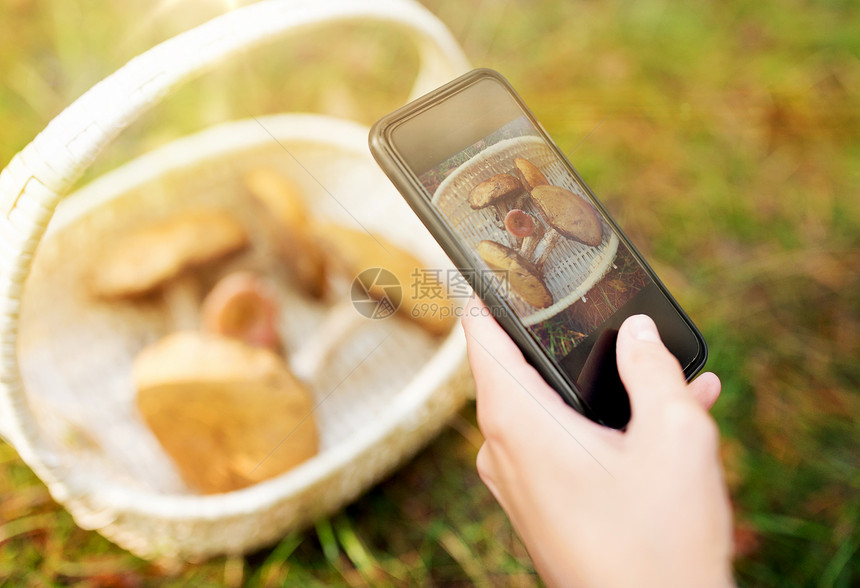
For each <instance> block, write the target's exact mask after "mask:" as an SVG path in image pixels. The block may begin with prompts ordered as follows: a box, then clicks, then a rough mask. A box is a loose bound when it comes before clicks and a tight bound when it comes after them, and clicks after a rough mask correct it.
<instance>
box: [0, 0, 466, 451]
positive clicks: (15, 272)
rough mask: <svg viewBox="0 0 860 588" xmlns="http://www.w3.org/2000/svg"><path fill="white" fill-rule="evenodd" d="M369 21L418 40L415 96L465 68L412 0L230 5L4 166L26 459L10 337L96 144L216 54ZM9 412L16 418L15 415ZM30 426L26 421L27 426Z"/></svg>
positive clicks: (4, 357) (5, 425) (0, 423)
mask: <svg viewBox="0 0 860 588" xmlns="http://www.w3.org/2000/svg"><path fill="white" fill-rule="evenodd" d="M364 21H375V22H379V23H381V24H385V25H388V26H391V27H392V28H395V29H400V30H402V31H404V32H405V33H406V34H407V35H408V36H409V38H410V39H411V40H412V42H414V43H415V45H416V47H417V49H418V52H419V58H420V64H421V65H420V69H419V73H418V75H417V77H416V79H415V85H414V87H413V89H412V93H411V97H417V96H419V95H421V94H423V93H425V92H427V91H429V90H431V89H433V88H434V87H436V86H438V85H441V84H442V83H443V82H445V81H448V80H449V79H451V78H453V77H455V76H457V75H459V74H460V73H463V72H465V71H467V70H468V69H469V63H468V61H467V59H466V57H465V55H464V54H463V52H462V50H461V49H460V47H459V45H458V44H457V42H456V41H455V40H454V38H453V36H452V35H451V33H450V32H449V31H448V29H447V28H446V27H445V25H444V24H442V22H441V21H439V20H438V19H437V18H436V17H435V16H433V15H432V14H431V13H430V12H429V11H428V10H427V9H425V8H423V7H422V6H420V5H419V4H418V3H417V2H415V1H414V0H373V1H372V2H371V1H359V0H266V1H263V2H259V3H257V4H251V5H248V6H245V7H243V8H239V9H236V10H234V11H231V12H228V13H226V14H224V15H222V16H220V17H217V18H215V19H213V20H211V21H209V22H207V23H205V24H203V25H200V26H198V27H196V28H194V29H191V30H189V31H187V32H185V33H182V34H180V35H178V36H176V37H174V38H172V39H169V40H167V41H165V42H163V43H161V44H159V45H157V46H155V47H153V48H152V49H150V50H149V51H147V52H145V53H143V54H141V55H139V56H138V57H136V58H134V59H132V60H131V61H129V62H128V63H127V64H125V65H124V66H123V67H121V68H120V69H119V70H117V71H116V72H114V73H113V74H112V75H110V76H108V77H107V78H105V79H104V80H102V81H101V82H99V83H98V84H96V85H95V86H93V87H92V88H91V89H90V90H89V91H88V92H86V93H85V94H84V95H82V96H81V97H80V98H78V99H77V100H76V101H75V102H74V103H73V104H71V105H70V106H69V107H68V108H66V109H65V110H64V111H63V112H61V113H60V114H59V115H58V116H57V117H56V118H55V119H54V120H52V121H51V122H50V123H49V124H48V126H47V127H46V128H45V129H44V130H43V131H42V132H41V133H39V135H37V136H36V138H35V139H34V140H33V141H32V143H30V144H29V145H27V146H26V147H25V148H24V149H23V150H22V151H21V152H19V153H18V154H17V155H15V156H14V157H13V158H12V160H11V161H10V162H9V165H8V166H7V167H6V169H4V170H3V171H2V173H0V434H4V435H5V436H6V437H8V438H9V439H10V440H11V441H12V442H13V443H14V444H15V445H16V446H17V447H18V450H19V452H21V453H22V456H23V457H24V459H25V460H27V461H30V462H31V463H32V460H29V459H27V456H26V455H25V453H27V452H29V450H30V449H35V448H31V447H30V445H29V443H27V442H26V439H25V438H26V437H29V435H27V434H26V432H25V431H24V430H23V429H21V428H20V427H21V426H22V422H27V423H29V422H30V420H29V418H28V417H27V416H26V410H25V408H26V400H25V398H24V397H23V389H22V385H21V381H20V373H19V371H18V360H17V349H16V338H17V332H18V319H19V308H20V301H21V296H22V293H23V288H24V283H25V281H26V279H27V275H28V274H29V272H30V267H31V264H32V261H33V255H34V253H35V249H36V246H37V245H38V243H39V241H40V240H41V238H42V236H43V234H44V232H45V229H46V227H47V225H48V222H49V221H50V219H51V217H52V216H53V214H54V210H55V209H56V206H57V204H58V202H59V201H60V199H61V198H62V196H63V195H65V194H66V192H67V191H68V190H69V189H70V188H71V187H72V185H73V184H74V182H75V181H76V180H77V179H78V178H79V177H80V176H81V174H82V173H83V172H84V171H85V170H86V169H87V167H89V165H90V164H91V163H92V161H93V160H94V159H95V157H96V156H97V155H98V153H99V152H100V151H101V150H102V149H103V148H104V147H105V146H107V145H108V144H109V143H110V142H111V141H112V140H113V139H114V138H115V137H116V136H117V135H118V134H119V133H120V132H121V131H122V130H123V129H125V128H126V127H127V126H128V125H129V124H131V123H132V122H133V121H134V120H135V119H137V118H138V117H139V116H140V115H141V114H142V113H143V112H145V111H146V110H147V109H148V108H149V107H150V106H152V105H154V104H155V103H157V102H158V101H159V100H160V99H161V98H163V97H164V96H165V95H166V94H167V93H168V92H169V91H170V90H172V89H173V88H175V87H176V86H177V85H179V84H180V83H182V82H184V81H186V80H188V79H189V78H191V77H193V76H194V75H195V74H197V73H199V72H201V71H204V70H206V69H208V68H209V67H211V66H213V65H214V64H215V63H216V62H218V61H220V60H222V59H225V58H227V57H230V56H232V55H235V54H237V53H239V52H241V51H244V50H246V49H249V48H252V47H255V46H258V45H261V44H263V43H266V42H268V41H272V40H274V39H275V38H277V37H279V36H282V35H284V34H286V33H295V32H300V31H301V32H304V31H307V30H309V29H312V28H314V27H318V26H320V25H330V24H333V23H345V22H364ZM13 421H14V422H13ZM24 428H25V429H29V428H30V427H29V426H24Z"/></svg>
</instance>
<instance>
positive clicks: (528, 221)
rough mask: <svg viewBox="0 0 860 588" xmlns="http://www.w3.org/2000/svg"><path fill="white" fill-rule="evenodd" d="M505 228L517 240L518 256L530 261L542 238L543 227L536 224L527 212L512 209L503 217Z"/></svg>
mask: <svg viewBox="0 0 860 588" xmlns="http://www.w3.org/2000/svg"><path fill="white" fill-rule="evenodd" d="M505 228H506V229H507V230H508V232H509V233H510V234H511V235H513V236H514V237H515V238H516V239H517V245H518V246H519V252H520V255H522V256H523V257H524V258H526V259H531V256H532V254H533V253H534V251H535V248H536V247H537V245H538V243H539V242H540V239H541V237H542V236H543V233H544V229H543V226H542V225H540V224H539V223H536V222H535V221H534V219H533V218H532V216H531V215H530V214H528V213H527V212H525V211H523V210H520V209H518V208H514V209H513V210H511V211H509V212H508V214H507V215H506V216H505ZM520 239H522V241H520Z"/></svg>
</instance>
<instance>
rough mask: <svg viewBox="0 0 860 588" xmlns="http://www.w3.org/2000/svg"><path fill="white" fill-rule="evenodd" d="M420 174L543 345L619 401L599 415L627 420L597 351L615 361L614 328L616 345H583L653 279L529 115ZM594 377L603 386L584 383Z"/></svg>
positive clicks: (596, 399)
mask: <svg viewBox="0 0 860 588" xmlns="http://www.w3.org/2000/svg"><path fill="white" fill-rule="evenodd" d="M419 179H420V181H421V184H422V185H423V187H424V189H425V190H426V191H427V194H429V195H430V198H431V201H432V203H433V205H434V206H436V207H437V208H438V210H439V212H440V213H441V214H442V216H443V217H444V218H445V219H446V220H447V222H448V223H449V224H450V226H451V227H452V228H453V229H454V230H455V231H456V232H457V234H458V235H459V236H460V237H461V238H462V239H463V241H464V242H465V243H466V244H467V245H468V246H469V247H471V248H472V249H473V250H474V252H475V253H476V254H477V256H478V257H479V258H480V260H481V262H482V263H484V264H485V265H486V267H487V268H488V269H490V270H493V271H494V274H495V276H496V279H497V281H498V283H497V287H498V291H500V292H505V293H506V296H507V300H508V303H509V304H510V306H511V307H512V308H513V309H514V310H515V312H516V313H517V315H518V318H519V319H520V320H521V321H522V323H523V324H524V325H526V326H527V327H529V329H530V330H531V332H532V334H533V335H534V337H535V338H536V340H537V341H539V342H540V345H541V346H542V347H543V349H544V350H545V351H546V353H548V354H549V356H550V357H552V358H553V359H554V360H555V361H557V362H559V363H560V364H561V365H571V364H572V363H576V364H579V366H580V369H578V370H577V373H579V374H580V376H579V377H577V378H576V381H579V382H580V385H579V387H580V393H581V394H582V396H583V398H582V399H583V400H584V401H585V402H586V403H587V404H589V405H590V406H592V407H598V406H600V407H602V408H603V410H601V412H602V413H603V414H608V413H607V410H606V407H608V406H612V407H616V408H617V410H613V411H610V412H612V414H611V417H610V418H603V419H602V420H604V421H611V422H612V424H614V425H615V426H623V424H625V423H626V420H627V417H629V405H628V403H627V397H626V394H625V393H624V390H623V388H621V389H620V393H619V390H617V388H618V387H617V386H615V387H614V388H615V389H614V390H610V389H607V387H606V386H605V383H606V382H607V381H608V380H612V378H610V377H607V372H611V371H612V369H614V363H613V364H612V365H609V366H607V365H598V364H605V363H606V361H603V360H601V361H598V360H596V359H595V353H596V352H598V351H599V352H600V357H601V358H604V359H606V358H609V359H611V360H613V361H614V352H613V349H614V338H613V339H612V341H613V346H612V347H613V348H612V349H608V348H607V346H606V345H605V344H603V345H597V341H595V342H592V344H591V345H587V347H588V349H587V350H586V351H585V352H584V353H582V352H577V348H578V347H579V346H580V344H581V343H583V342H585V341H586V340H587V339H588V338H589V335H591V334H592V333H594V332H595V331H598V330H599V328H600V327H601V325H603V324H604V323H605V322H606V321H607V320H609V319H610V318H611V317H612V316H614V315H616V313H617V312H618V311H619V309H621V308H622V307H623V306H624V305H625V304H626V303H627V302H628V301H630V300H631V299H632V298H633V297H634V296H635V295H636V294H638V293H639V292H640V291H641V290H642V289H643V288H644V287H645V286H647V285H648V284H649V283H650V281H651V280H650V278H649V276H648V274H647V272H646V271H645V270H644V269H643V268H642V267H641V266H640V264H639V263H638V262H637V261H636V259H635V257H634V256H633V255H632V254H631V253H630V251H629V250H628V249H627V247H626V246H625V245H624V244H623V243H621V242H620V241H619V239H618V236H617V235H616V234H615V232H614V231H612V230H611V229H610V227H609V225H608V224H607V223H606V221H605V220H604V219H603V218H602V216H601V215H600V214H599V213H598V212H597V211H596V210H595V208H594V206H593V205H592V203H591V202H590V200H589V199H588V197H587V196H586V194H585V193H584V192H583V190H582V188H581V187H580V185H579V184H578V182H576V180H575V178H574V177H573V176H572V175H571V174H570V172H569V171H568V168H567V166H566V165H565V164H564V162H562V161H560V160H559V158H558V156H557V155H556V154H555V152H554V151H553V150H552V149H551V148H550V146H549V145H548V144H547V143H546V141H544V139H543V138H542V137H541V136H540V133H539V132H538V130H537V129H536V128H535V126H534V125H533V124H532V123H531V121H529V120H528V119H527V118H526V117H525V116H523V117H520V118H517V119H516V120H513V121H511V122H510V123H508V124H506V125H504V126H502V127H501V128H499V129H498V130H497V131H495V132H493V133H491V134H490V135H488V136H487V137H485V138H483V139H481V140H480V141H478V142H476V143H475V144H474V145H471V146H470V147H468V148H467V149H465V150H463V151H462V152H460V153H457V154H455V155H454V156H452V157H450V158H448V159H447V160H445V161H443V162H442V163H440V164H439V165H437V166H435V167H433V168H432V169H430V170H427V171H425V172H424V173H422V174H421V175H420V176H419ZM589 357H591V363H590V364H589ZM599 376H602V377H599ZM594 378H597V379H598V381H599V382H601V383H603V384H604V385H603V386H601V387H600V390H601V392H600V394H597V393H596V390H597V386H592V385H588V386H586V387H584V388H583V386H582V385H581V384H582V383H592V382H595V379H594ZM615 379H616V380H617V376H616V378H615ZM592 390H593V391H594V392H593V393H591V394H589V393H588V392H591V391H592ZM616 413H617V414H616ZM621 421H623V422H621ZM619 423H620V424H619ZM607 424H609V422H607Z"/></svg>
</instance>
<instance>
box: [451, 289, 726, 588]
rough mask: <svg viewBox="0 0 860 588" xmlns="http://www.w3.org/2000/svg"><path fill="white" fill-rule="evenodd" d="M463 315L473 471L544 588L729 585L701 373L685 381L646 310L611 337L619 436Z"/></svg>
mask: <svg viewBox="0 0 860 588" xmlns="http://www.w3.org/2000/svg"><path fill="white" fill-rule="evenodd" d="M482 306H483V305H482V303H481V302H480V301H477V300H476V299H473V300H472V302H470V306H469V308H467V311H466V312H465V314H464V317H465V318H464V319H463V327H464V329H465V331H466V339H467V343H468V351H469V361H470V363H471V366H472V373H473V375H474V377H475V384H476V388H477V393H476V396H477V410H478V425H479V426H480V428H481V431H482V432H483V434H484V437H485V441H484V445H483V446H482V447H481V450H480V451H479V453H478V462H477V465H478V473H479V474H480V476H481V479H482V480H483V481H484V483H485V484H486V485H487V487H488V488H489V489H490V491H491V492H492V493H493V495H494V496H495V497H496V500H498V501H499V503H500V504H501V506H502V508H503V509H504V510H505V512H506V513H507V514H508V517H509V518H510V519H511V522H512V523H513V526H514V528H515V529H516V531H517V533H518V534H519V536H520V538H521V539H522V540H523V542H524V543H525V545H526V547H527V548H528V550H529V553H530V555H531V557H532V559H533V561H534V563H535V567H536V569H537V570H538V572H539V573H540V575H541V576H542V577H543V579H544V580H545V581H546V582H547V584H549V585H552V586H582V587H591V586H595V587H600V588H604V587H615V586H618V587H622V586H623V587H629V586H637V587H651V586H654V587H657V586H659V587H661V588H665V587H668V586H683V587H708V586H732V585H734V584H733V580H732V575H731V556H732V521H731V507H730V504H729V499H728V494H727V491H726V486H725V483H724V481H723V475H722V468H721V465H720V460H719V455H718V449H719V433H718V431H717V427H716V424H715V423H714V421H713V419H712V418H711V417H710V416H709V415H708V413H707V409H708V408H710V406H711V405H712V404H713V403H714V401H716V399H717V397H718V396H719V393H720V381H719V379H718V378H717V377H716V376H715V375H714V374H711V373H706V374H703V375H701V376H700V377H699V378H698V379H696V380H695V381H694V382H692V383H691V384H687V383H686V382H685V378H684V375H683V371H682V370H681V366H680V365H679V364H678V361H677V360H676V359H675V357H674V356H672V355H671V354H670V353H669V351H668V350H667V349H666V348H665V347H664V346H663V344H662V343H661V342H660V339H659V335H658V333H657V330H656V327H655V326H654V323H653V321H652V320H651V319H650V318H648V317H646V316H642V315H640V316H635V317H630V318H629V319H627V320H626V321H625V322H624V324H623V325H622V326H621V329H620V330H619V333H618V343H617V357H618V368H619V374H620V376H621V380H622V382H623V383H624V386H625V388H626V389H627V392H628V395H629V396H630V405H631V409H632V412H633V416H632V418H631V420H630V423H629V425H628V427H627V430H626V432H623V433H622V432H620V431H616V430H614V429H609V428H606V427H603V426H601V425H598V424H596V423H594V422H592V421H590V420H588V419H587V418H585V417H584V416H582V415H580V414H579V413H577V412H576V411H574V410H573V409H572V408H570V407H569V406H567V404H565V403H564V401H563V400H562V399H561V397H560V396H559V395H558V394H557V393H556V392H555V391H554V390H553V389H552V388H550V387H549V386H548V385H547V384H546V383H545V382H544V380H543V379H542V378H541V376H540V374H538V373H537V371H536V370H535V369H534V368H533V367H531V366H530V365H529V364H528V363H526V361H525V359H524V358H523V355H522V353H521V352H520V350H519V349H518V348H517V347H516V345H515V344H514V343H513V341H511V339H510V337H508V335H507V334H506V333H505V332H504V331H503V330H502V329H501V327H499V325H498V324H497V323H496V322H495V320H493V318H492V317H491V316H490V315H489V313H488V312H481V310H482Z"/></svg>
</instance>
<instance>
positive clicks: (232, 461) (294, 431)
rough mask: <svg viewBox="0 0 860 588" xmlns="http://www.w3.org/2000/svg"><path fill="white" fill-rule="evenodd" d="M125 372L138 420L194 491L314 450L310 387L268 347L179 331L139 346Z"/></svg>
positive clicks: (271, 471) (261, 474) (232, 484)
mask: <svg viewBox="0 0 860 588" xmlns="http://www.w3.org/2000/svg"><path fill="white" fill-rule="evenodd" d="M132 371H133V379H134V382H135V385H136V387H137V405H138V408H139V410H140V413H141V415H142V416H143V419H144V421H145V422H146V424H147V425H148V426H149V428H150V429H151V430H152V432H153V433H154V434H155V436H156V437H157V438H158V440H159V442H160V443H161V445H162V447H163V448H164V450H165V451H166V452H167V453H168V455H170V456H171V457H172V458H173V460H174V461H175V463H176V465H177V466H178V469H179V471H180V473H181V474H182V476H183V478H184V479H185V480H186V482H188V484H189V485H190V486H193V487H194V488H196V489H197V490H199V491H201V492H204V493H218V492H228V491H231V490H236V489H238V488H242V487H245V486H248V485H251V484H254V483H256V482H260V481H262V480H265V479H268V478H272V477H274V476H277V475H279V474H281V473H283V472H285V471H286V470H288V469H290V468H292V467H294V466H296V465H298V464H299V463H301V462H303V461H305V460H306V459H308V458H310V457H311V456H313V455H315V454H316V452H317V447H318V437H317V431H316V425H315V424H314V420H313V415H312V411H313V402H312V400H311V397H310V394H309V393H308V392H307V390H306V389H305V388H304V386H302V384H301V383H300V382H299V381H298V380H297V379H296V378H295V377H293V375H292V374H291V373H290V372H289V370H288V369H287V367H286V365H285V364H284V362H283V360H281V359H280V358H279V357H278V356H277V355H275V354H274V353H272V352H271V351H268V350H266V349H261V348H257V347H251V346H248V345H246V344H244V343H242V342H240V341H236V340H233V339H229V338H226V337H221V336H219V335H211V334H202V333H194V332H180V333H175V334H173V335H169V336H168V337H166V338H164V339H162V340H161V341H159V342H157V343H155V344H153V345H151V346H150V347H147V348H146V349H144V350H143V351H142V352H141V353H140V354H139V355H138V356H137V358H136V359H135V361H134V364H133V370H132Z"/></svg>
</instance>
